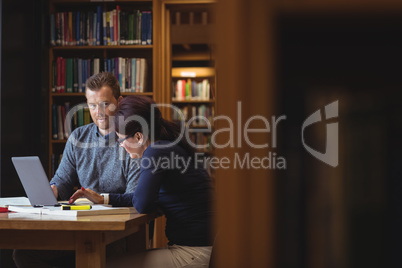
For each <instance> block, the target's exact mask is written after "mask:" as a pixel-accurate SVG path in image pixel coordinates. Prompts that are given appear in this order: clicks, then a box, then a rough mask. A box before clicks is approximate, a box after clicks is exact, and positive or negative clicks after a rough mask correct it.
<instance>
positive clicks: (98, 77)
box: [85, 72, 120, 100]
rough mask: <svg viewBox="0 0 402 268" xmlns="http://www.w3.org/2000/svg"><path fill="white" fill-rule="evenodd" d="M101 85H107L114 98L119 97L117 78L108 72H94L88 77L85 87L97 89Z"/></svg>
mask: <svg viewBox="0 0 402 268" xmlns="http://www.w3.org/2000/svg"><path fill="white" fill-rule="evenodd" d="M103 86H108V87H110V89H111V90H112V92H113V96H114V97H115V99H116V100H118V99H119V97H120V85H119V81H118V80H117V78H116V77H115V76H114V75H113V74H112V73H109V72H101V73H98V74H94V75H93V76H91V77H90V78H88V80H87V82H86V84H85V87H86V88H88V89H90V90H92V91H99V90H100V89H101V88H102V87H103Z"/></svg>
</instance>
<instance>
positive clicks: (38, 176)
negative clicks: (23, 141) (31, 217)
mask: <svg viewBox="0 0 402 268" xmlns="http://www.w3.org/2000/svg"><path fill="white" fill-rule="evenodd" d="M11 160H12V162H13V164H14V167H15V169H16V170H17V173H18V177H19V178H20V181H21V183H22V186H23V187H24V190H25V193H26V194H27V196H28V199H29V202H30V203H31V205H32V206H35V205H42V206H53V205H55V204H57V199H56V197H55V196H54V194H53V191H52V188H51V187H50V184H49V180H48V178H47V176H46V173H45V170H44V169H43V166H42V164H41V162H40V160H39V157H37V156H24V157H12V158H11Z"/></svg>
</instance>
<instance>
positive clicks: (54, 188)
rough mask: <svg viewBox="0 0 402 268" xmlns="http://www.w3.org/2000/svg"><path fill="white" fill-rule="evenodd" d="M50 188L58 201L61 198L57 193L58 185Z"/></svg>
mask: <svg viewBox="0 0 402 268" xmlns="http://www.w3.org/2000/svg"><path fill="white" fill-rule="evenodd" d="M50 187H52V190H53V194H54V196H55V197H56V199H57V197H58V196H59V191H57V187H56V185H54V184H53V185H50Z"/></svg>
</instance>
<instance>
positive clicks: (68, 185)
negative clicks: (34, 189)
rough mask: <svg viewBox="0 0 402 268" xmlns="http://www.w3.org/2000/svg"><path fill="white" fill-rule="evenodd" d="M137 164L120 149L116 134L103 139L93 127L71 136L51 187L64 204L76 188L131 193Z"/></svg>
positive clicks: (79, 129) (93, 125)
mask: <svg viewBox="0 0 402 268" xmlns="http://www.w3.org/2000/svg"><path fill="white" fill-rule="evenodd" d="M138 161H139V160H135V159H131V158H130V156H129V155H128V154H127V153H126V152H125V150H124V149H123V148H121V147H120V146H119V144H118V143H117V142H116V133H114V132H112V133H110V134H109V135H107V136H105V137H102V136H101V135H100V134H99V132H98V128H97V126H96V125H95V124H94V123H92V124H89V125H85V126H82V127H79V128H77V129H75V130H74V131H73V132H72V133H71V135H70V137H69V139H68V141H67V143H66V146H65V149H64V152H63V157H62V159H61V162H60V165H59V167H58V169H57V171H56V174H55V175H54V177H53V178H52V180H51V181H50V183H51V184H56V186H57V190H58V192H59V198H60V199H62V200H68V199H69V198H70V196H71V195H72V194H73V192H74V191H73V187H74V186H76V185H80V186H83V187H84V188H90V189H92V190H94V191H95V192H97V193H120V194H122V193H130V192H134V189H135V187H136V186H137V183H138V176H139V170H140V169H139V162H138ZM126 205H128V206H129V205H131V204H126Z"/></svg>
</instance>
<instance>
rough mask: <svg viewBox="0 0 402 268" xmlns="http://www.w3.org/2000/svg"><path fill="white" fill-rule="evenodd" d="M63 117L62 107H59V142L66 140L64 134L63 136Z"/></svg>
mask: <svg viewBox="0 0 402 268" xmlns="http://www.w3.org/2000/svg"><path fill="white" fill-rule="evenodd" d="M63 132H64V131H63V117H62V111H61V105H57V138H58V139H59V140H63V139H64V134H63Z"/></svg>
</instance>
